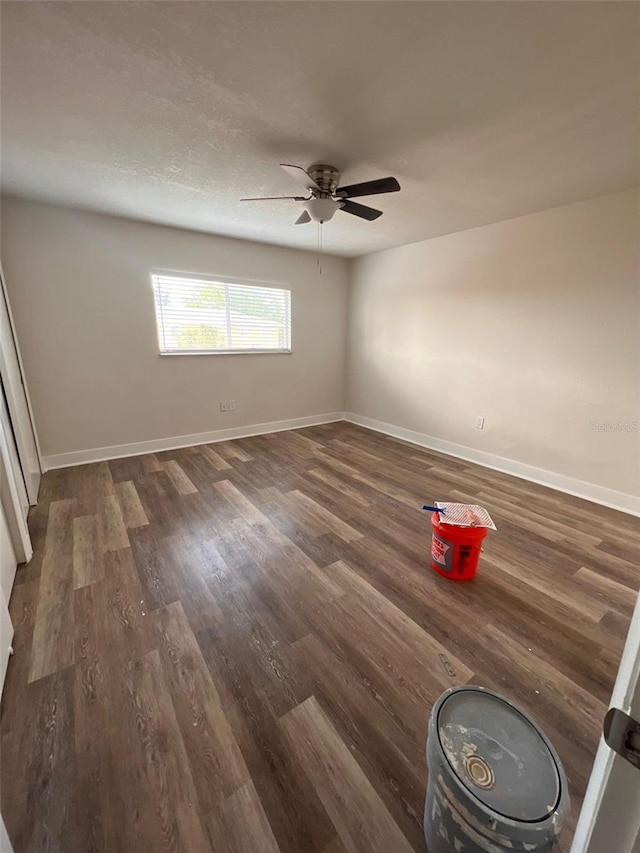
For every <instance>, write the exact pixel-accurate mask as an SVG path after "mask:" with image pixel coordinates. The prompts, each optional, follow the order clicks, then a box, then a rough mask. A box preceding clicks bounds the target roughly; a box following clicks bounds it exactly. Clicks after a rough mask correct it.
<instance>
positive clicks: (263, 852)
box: [222, 780, 280, 853]
mask: <svg viewBox="0 0 640 853" xmlns="http://www.w3.org/2000/svg"><path fill="white" fill-rule="evenodd" d="M222 815H223V821H224V837H225V850H226V851H228V853H255V851H258V850H259V851H260V853H280V848H279V847H278V843H277V841H276V839H275V838H274V835H273V832H272V830H271V826H270V825H269V821H268V820H267V816H266V814H265V812H264V809H263V807H262V803H261V802H260V798H259V797H258V792H257V791H256V789H255V785H254V784H253V782H252V781H251V780H249V781H247V782H246V783H245V784H244V785H243V786H242V787H241V788H238V790H237V791H236V792H235V793H234V794H232V795H231V796H230V797H228V798H227V800H226V801H225V803H224V805H223V808H222Z"/></svg>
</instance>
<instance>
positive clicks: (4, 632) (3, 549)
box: [0, 463, 17, 693]
mask: <svg viewBox="0 0 640 853" xmlns="http://www.w3.org/2000/svg"><path fill="white" fill-rule="evenodd" d="M0 464H1V463H0ZM16 564H17V560H16V554H15V551H14V550H13V545H12V544H11V534H10V532H9V524H8V522H7V518H6V515H5V512H4V510H3V508H2V504H0V693H1V692H2V686H3V684H4V676H5V673H6V671H7V664H8V662H9V649H10V647H11V640H12V639H13V626H12V625H11V619H10V618H9V608H8V607H7V605H8V603H9V598H10V596H11V587H12V586H13V578H14V576H15V573H16Z"/></svg>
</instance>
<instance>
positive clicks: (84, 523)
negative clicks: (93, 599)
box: [73, 515, 104, 589]
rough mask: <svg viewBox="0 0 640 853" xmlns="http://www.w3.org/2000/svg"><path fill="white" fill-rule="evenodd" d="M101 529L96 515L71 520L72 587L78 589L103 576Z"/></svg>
mask: <svg viewBox="0 0 640 853" xmlns="http://www.w3.org/2000/svg"><path fill="white" fill-rule="evenodd" d="M103 553H104V548H103V545H102V527H101V524H100V518H99V516H97V515H81V516H78V517H77V518H74V519H73V586H74V589H79V588H80V587H81V586H87V585H88V584H91V583H94V582H95V581H97V580H99V579H100V578H101V577H102V574H103Z"/></svg>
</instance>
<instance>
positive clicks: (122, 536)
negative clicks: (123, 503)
mask: <svg viewBox="0 0 640 853" xmlns="http://www.w3.org/2000/svg"><path fill="white" fill-rule="evenodd" d="M99 512H100V528H101V533H100V535H101V541H102V546H103V548H104V550H105V552H106V551H119V550H120V549H121V548H128V547H129V537H128V536H127V528H126V527H125V524H124V520H123V518H122V511H121V509H120V503H119V501H118V498H117V496H116V494H115V491H114V492H113V494H108V495H103V496H102V498H101V500H100V504H99Z"/></svg>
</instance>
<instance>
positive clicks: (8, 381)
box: [0, 266, 41, 506]
mask: <svg viewBox="0 0 640 853" xmlns="http://www.w3.org/2000/svg"><path fill="white" fill-rule="evenodd" d="M0 377H1V378H2V382H3V385H4V391H5V395H6V400H7V407H8V411H9V417H10V418H11V424H12V428H13V433H14V437H15V444H16V450H17V453H18V457H19V459H20V465H21V467H22V471H23V474H24V482H25V488H26V492H27V496H28V499H29V503H30V504H31V505H32V506H34V505H35V504H36V502H37V499H38V488H39V486H40V477H41V472H40V453H39V449H38V439H37V436H36V432H35V429H34V426H33V414H32V411H31V404H30V402H29V395H28V393H27V389H26V385H25V383H24V371H23V368H22V360H21V358H20V350H19V348H18V344H17V339H16V335H15V327H14V324H13V318H12V316H11V307H10V305H9V300H8V297H7V291H6V287H5V282H4V276H3V273H2V267H1V266H0Z"/></svg>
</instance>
